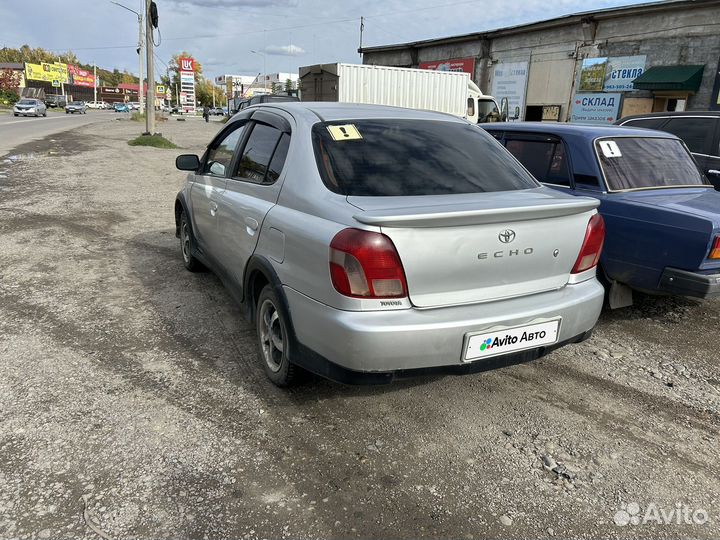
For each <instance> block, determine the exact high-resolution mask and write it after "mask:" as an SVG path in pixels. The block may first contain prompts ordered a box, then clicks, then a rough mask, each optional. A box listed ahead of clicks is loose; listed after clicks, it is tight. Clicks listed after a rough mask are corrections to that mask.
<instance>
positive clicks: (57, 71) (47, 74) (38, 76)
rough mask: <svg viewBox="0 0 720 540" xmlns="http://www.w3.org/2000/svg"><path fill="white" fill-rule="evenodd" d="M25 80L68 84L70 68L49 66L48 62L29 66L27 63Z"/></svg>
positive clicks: (61, 65)
mask: <svg viewBox="0 0 720 540" xmlns="http://www.w3.org/2000/svg"><path fill="white" fill-rule="evenodd" d="M25 78H26V79H28V80H32V81H45V82H53V81H59V82H61V83H67V82H68V68H67V65H66V64H59V63H54V64H48V63H46V62H43V63H41V64H29V63H27V62H26V63H25Z"/></svg>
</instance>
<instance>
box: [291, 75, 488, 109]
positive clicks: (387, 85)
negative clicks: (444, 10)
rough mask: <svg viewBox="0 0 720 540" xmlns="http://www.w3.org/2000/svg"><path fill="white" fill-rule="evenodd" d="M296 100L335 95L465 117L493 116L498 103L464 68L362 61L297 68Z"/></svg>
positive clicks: (353, 100)
mask: <svg viewBox="0 0 720 540" xmlns="http://www.w3.org/2000/svg"><path fill="white" fill-rule="evenodd" d="M299 75H300V100H301V101H340V102H344V103H368V104H372V105H391V106H395V107H405V108H408V109H424V110H430V111H439V112H444V113H449V114H454V115H455V116H460V117H461V118H465V119H467V120H469V121H470V122H473V123H477V122H497V121H499V120H500V107H499V106H498V104H497V102H496V101H495V98H493V97H492V96H487V95H484V94H483V93H482V92H481V91H480V88H478V86H477V85H476V84H475V83H474V82H473V81H472V80H471V79H470V75H469V74H468V73H463V72H458V71H434V70H429V69H411V68H401V67H391V66H373V65H366V64H341V63H338V64H316V65H313V66H305V67H301V68H300V73H299Z"/></svg>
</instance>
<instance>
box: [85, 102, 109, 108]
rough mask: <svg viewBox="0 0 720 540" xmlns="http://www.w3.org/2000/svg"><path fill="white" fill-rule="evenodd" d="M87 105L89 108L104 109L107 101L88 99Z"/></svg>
mask: <svg viewBox="0 0 720 540" xmlns="http://www.w3.org/2000/svg"><path fill="white" fill-rule="evenodd" d="M86 105H87V107H88V109H104V108H105V105H106V103H105V102H104V101H88V102H87V103H86Z"/></svg>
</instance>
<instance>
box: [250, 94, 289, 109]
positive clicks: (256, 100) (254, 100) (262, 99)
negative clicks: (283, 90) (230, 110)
mask: <svg viewBox="0 0 720 540" xmlns="http://www.w3.org/2000/svg"><path fill="white" fill-rule="evenodd" d="M289 101H300V100H299V99H298V98H297V97H296V96H283V95H278V94H259V95H257V96H253V97H251V98H248V99H244V100H242V101H240V102H239V103H238V106H237V111H242V110H243V109H246V108H248V107H251V106H252V105H259V104H260V103H283V102H289Z"/></svg>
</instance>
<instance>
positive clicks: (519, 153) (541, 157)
mask: <svg viewBox="0 0 720 540" xmlns="http://www.w3.org/2000/svg"><path fill="white" fill-rule="evenodd" d="M506 147H507V149H508V151H509V152H510V153H511V154H512V155H513V156H515V157H516V158H517V159H518V161H520V163H522V164H523V165H524V166H525V168H526V169H527V170H528V171H530V173H531V174H532V175H533V176H534V177H535V178H537V180H538V181H540V182H544V183H547V184H556V185H560V186H567V187H570V175H569V173H568V160H567V155H566V154H565V146H564V145H563V143H562V141H558V140H535V141H533V140H519V139H508V140H507V142H506Z"/></svg>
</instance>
